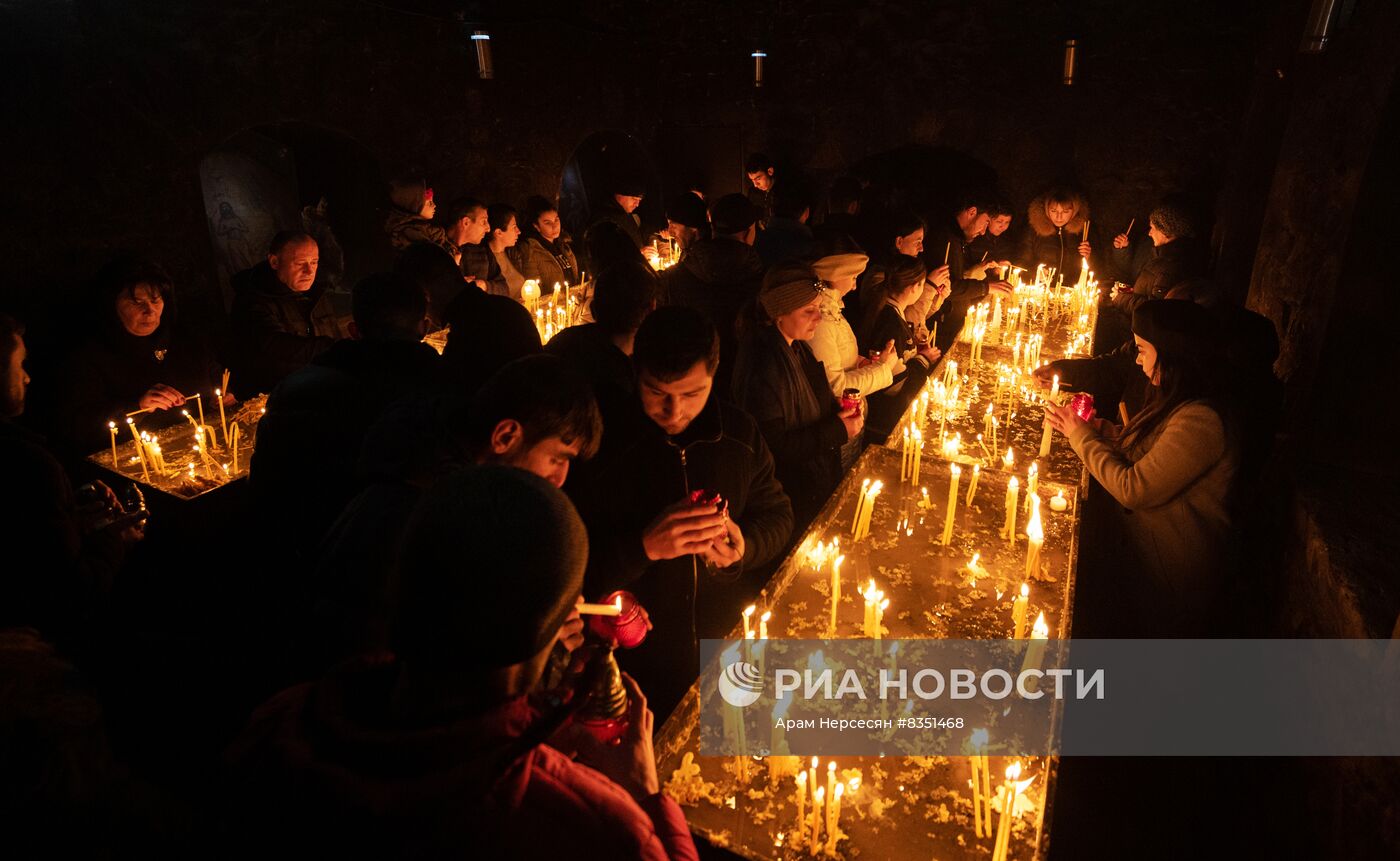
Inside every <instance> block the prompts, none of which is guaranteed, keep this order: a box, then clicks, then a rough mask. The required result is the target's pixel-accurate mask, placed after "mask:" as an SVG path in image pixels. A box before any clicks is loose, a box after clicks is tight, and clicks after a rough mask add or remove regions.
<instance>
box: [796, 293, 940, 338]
mask: <svg viewBox="0 0 1400 861" xmlns="http://www.w3.org/2000/svg"><path fill="white" fill-rule="evenodd" d="M922 283H923V282H920V284H922ZM821 321H822V297H820V296H818V297H816V298H815V299H813V300H812V301H810V302H808V303H807V304H806V305H803V306H802V307H801V308H798V309H797V310H795V311H789V312H788V313H786V314H783V315H782V316H781V317H777V318H775V319H774V320H773V325H775V326H777V327H778V331H779V332H782V333H783V337H784V338H786V339H787V340H788V341H789V342H791V341H810V340H812V336H813V335H815V334H817V324H819V323H821Z"/></svg>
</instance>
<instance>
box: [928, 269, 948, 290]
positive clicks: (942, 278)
mask: <svg viewBox="0 0 1400 861" xmlns="http://www.w3.org/2000/svg"><path fill="white" fill-rule="evenodd" d="M927 279H928V280H929V281H931V282H932V283H934V284H937V285H938V286H939V287H940V288H946V287H949V286H951V285H952V283H953V275H952V273H951V272H949V271H948V264H947V263H944V264H943V265H942V266H940V267H938V268H937V269H935V270H933V271H932V272H930V273H929V274H928V276H927Z"/></svg>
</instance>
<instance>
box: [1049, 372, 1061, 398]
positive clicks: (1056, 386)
mask: <svg viewBox="0 0 1400 861" xmlns="http://www.w3.org/2000/svg"><path fill="white" fill-rule="evenodd" d="M1059 397H1060V375H1059V374H1055V376H1054V377H1053V381H1052V382H1051V383H1050V400H1052V401H1055V402H1056V403H1058V402H1059V401H1058V398H1059Z"/></svg>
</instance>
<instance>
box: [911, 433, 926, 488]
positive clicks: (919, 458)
mask: <svg viewBox="0 0 1400 861" xmlns="http://www.w3.org/2000/svg"><path fill="white" fill-rule="evenodd" d="M913 454H914V462H913V464H912V465H911V470H910V471H911V474H912V475H913V478H912V479H911V483H912V484H918V483H919V467H920V465H921V464H922V463H923V459H924V435H923V434H921V433H919V429H918V428H914V452H913Z"/></svg>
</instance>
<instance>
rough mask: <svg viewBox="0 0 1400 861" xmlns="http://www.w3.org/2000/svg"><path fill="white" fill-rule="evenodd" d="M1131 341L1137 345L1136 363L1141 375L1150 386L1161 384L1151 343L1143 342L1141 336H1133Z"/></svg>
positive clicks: (1154, 350) (1155, 351)
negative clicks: (1140, 369)
mask: <svg viewBox="0 0 1400 861" xmlns="http://www.w3.org/2000/svg"><path fill="white" fill-rule="evenodd" d="M1133 341H1134V342H1135V343H1136V344H1137V348H1138V354H1137V363H1138V365H1139V366H1140V367H1141V368H1142V373H1143V374H1144V375H1145V376H1146V377H1147V379H1148V380H1149V381H1151V383H1152V385H1154V386H1155V385H1157V384H1158V383H1160V382H1161V377H1160V376H1159V375H1158V374H1157V348H1156V347H1154V346H1152V342H1151V341H1146V340H1143V338H1142V336H1141V335H1133Z"/></svg>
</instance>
